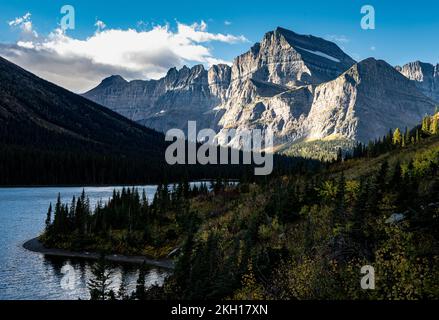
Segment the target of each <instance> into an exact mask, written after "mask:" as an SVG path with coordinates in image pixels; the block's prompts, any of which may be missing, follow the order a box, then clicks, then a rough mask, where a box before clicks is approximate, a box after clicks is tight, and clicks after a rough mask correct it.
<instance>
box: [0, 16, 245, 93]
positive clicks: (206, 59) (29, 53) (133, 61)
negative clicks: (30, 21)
mask: <svg viewBox="0 0 439 320" xmlns="http://www.w3.org/2000/svg"><path fill="white" fill-rule="evenodd" d="M28 18H29V17H28ZM19 19H24V17H22V18H19ZM24 20H25V19H24ZM24 20H23V21H24ZM23 21H18V22H17V23H18V24H22V23H23ZM14 23H15V22H14ZM96 27H97V28H98V30H97V31H96V32H95V33H94V34H93V35H92V36H90V37H88V38H86V39H76V38H73V37H71V36H69V35H67V34H66V33H65V32H64V31H62V30H61V29H55V30H54V31H53V32H51V33H50V34H49V35H48V36H47V37H40V38H39V39H37V38H34V39H32V40H26V41H24V40H21V41H19V42H17V43H16V44H14V45H6V44H0V55H2V56H4V57H6V58H7V59H10V60H11V61H13V62H14V63H17V64H19V65H20V66H22V67H24V68H26V69H28V70H30V71H31V72H34V73H36V74H37V75H39V76H41V77H43V78H45V79H47V80H49V81H52V82H55V83H57V84H59V85H61V86H64V87H66V88H68V89H71V90H73V91H76V92H84V91H86V90H88V89H90V88H92V87H93V86H95V85H97V84H98V83H99V82H100V81H101V80H102V78H104V77H107V76H109V75H112V74H120V75H121V76H123V77H124V78H126V79H128V80H131V79H148V78H153V79H154V78H159V77H161V76H164V75H165V74H166V72H167V71H168V70H169V68H171V67H181V66H183V65H184V64H189V65H190V64H199V63H201V64H204V65H206V66H207V67H208V66H210V65H212V64H217V63H227V61H223V60H221V59H219V58H217V57H215V56H214V55H213V53H212V51H211V48H210V46H208V45H207V44H208V43H210V42H212V41H218V42H224V43H230V44H232V43H238V42H245V41H248V40H247V39H246V38H245V37H244V36H235V35H231V34H221V33H210V32H208V31H207V27H208V26H207V24H206V23H205V22H204V21H201V22H200V23H194V24H192V25H186V24H183V23H177V30H176V31H175V30H172V29H171V28H170V26H169V25H164V26H154V27H152V28H150V29H149V30H136V29H126V30H121V29H104V27H105V24H104V23H103V22H102V21H97V22H96Z"/></svg>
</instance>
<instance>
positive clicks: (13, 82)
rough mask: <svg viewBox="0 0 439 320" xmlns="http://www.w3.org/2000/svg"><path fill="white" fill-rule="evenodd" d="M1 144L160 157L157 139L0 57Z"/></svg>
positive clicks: (160, 138)
mask: <svg viewBox="0 0 439 320" xmlns="http://www.w3.org/2000/svg"><path fill="white" fill-rule="evenodd" d="M0 142H2V143H5V144H14V145H30V146H32V147H40V148H44V149H50V150H64V149H66V150H73V149H76V148H80V149H81V150H93V151H96V152H112V153H114V152H119V153H126V152H135V153H137V154H140V153H142V152H144V154H145V155H146V154H149V155H150V156H153V155H154V154H155V155H157V156H159V155H160V154H161V153H163V152H164V146H165V143H164V137H163V135H162V134H160V133H158V132H155V131H153V130H150V129H147V128H145V127H143V126H141V125H138V124H136V123H134V122H132V121H130V120H128V119H126V118H124V117H122V116H121V115H119V114H117V113H115V112H113V111H111V110H109V109H107V108H105V107H102V106H100V105H98V104H96V103H94V102H92V101H90V100H87V99H85V98H83V97H81V96H78V95H76V94H74V93H72V92H69V91H67V90H65V89H63V88H60V87H58V86H56V85H54V84H52V83H49V82H47V81H45V80H43V79H40V78H38V77H37V76H35V75H33V74H31V73H29V72H27V71H25V70H24V69H22V68H20V67H18V66H16V65H14V64H12V63H10V62H9V61H7V60H5V59H3V58H1V57H0Z"/></svg>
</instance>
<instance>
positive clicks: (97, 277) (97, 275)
mask: <svg viewBox="0 0 439 320" xmlns="http://www.w3.org/2000/svg"><path fill="white" fill-rule="evenodd" d="M91 272H92V274H93V277H92V278H91V279H90V280H89V281H88V284H87V286H88V290H89V292H90V297H91V300H109V299H111V298H112V295H113V296H114V292H113V294H112V293H111V292H112V290H111V289H110V286H111V284H112V281H111V276H112V272H111V271H110V270H109V269H108V264H107V261H106V259H105V256H104V255H103V254H102V255H101V256H100V258H99V260H98V261H97V262H96V263H95V264H94V265H93V267H92V269H91Z"/></svg>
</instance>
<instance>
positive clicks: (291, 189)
mask: <svg viewBox="0 0 439 320" xmlns="http://www.w3.org/2000/svg"><path fill="white" fill-rule="evenodd" d="M438 121H439V114H436V115H435V116H432V117H426V118H424V120H423V122H422V125H420V126H419V127H417V128H414V129H412V130H400V129H396V130H394V131H392V132H389V134H388V135H387V136H386V137H383V138H382V139H378V140H377V141H374V142H371V143H370V144H368V145H362V144H357V145H356V147H354V148H353V151H352V153H350V154H346V155H340V156H339V157H337V159H336V160H334V161H332V162H326V163H324V165H322V166H319V167H316V168H314V169H313V170H297V171H294V170H293V171H290V172H288V173H285V172H276V173H274V174H273V175H272V176H270V177H269V178H266V179H261V180H259V181H240V183H239V184H237V185H232V184H228V183H226V182H225V181H224V180H222V179H217V180H216V181H214V182H213V183H212V187H211V188H209V187H208V186H207V184H202V185H201V186H200V187H195V188H190V187H189V184H188V182H187V181H183V182H181V183H179V184H177V185H175V186H174V187H170V188H167V187H166V184H162V185H160V186H159V188H158V192H157V193H156V195H155V197H154V199H150V200H151V201H148V199H146V197H145V196H144V195H142V192H141V191H139V190H137V189H135V188H134V189H132V188H131V189H130V188H128V189H124V190H122V191H121V192H119V193H118V192H115V193H114V195H113V198H112V200H110V201H109V203H107V204H99V205H98V206H97V207H96V208H94V209H93V210H92V208H90V207H89V204H88V201H87V196H86V195H85V194H84V193H83V194H82V196H81V197H80V198H79V199H73V201H72V203H71V204H62V203H61V202H60V201H58V202H57V203H56V204H55V206H54V208H52V206H50V207H49V209H48V214H47V220H46V230H45V232H44V234H43V235H42V236H41V238H40V240H41V241H42V242H43V243H44V244H45V245H46V246H50V247H62V248H69V249H84V248H87V249H94V250H98V251H101V252H103V253H104V252H119V253H125V254H132V253H142V254H145V255H148V256H153V257H157V258H160V257H165V256H167V255H168V254H169V253H170V252H171V251H174V250H175V249H177V250H176V251H177V254H176V256H175V269H174V272H173V273H172V274H171V275H170V276H169V277H168V278H167V279H166V280H165V283H164V285H163V286H152V287H149V288H147V287H145V281H144V277H145V275H144V272H142V269H141V271H140V272H139V279H138V281H137V288H136V290H135V292H133V293H126V292H125V288H121V289H120V292H113V291H112V290H110V289H109V286H108V282H109V281H110V280H109V277H107V276H106V275H107V273H106V272H107V271H106V270H107V269H106V264H105V260H104V259H101V260H100V261H99V262H98V263H97V264H96V265H95V268H94V270H93V275H94V278H93V279H92V280H91V281H90V284H89V288H90V293H91V298H93V299H138V300H143V299H200V300H203V299H236V300H259V299H293V300H309V299H328V300H346V299H347V300H354V299H362V300H363V299H371V300H384V299H385V300H400V299H408V300H411V299H413V300H416V299H438V298H439V175H438V169H439V135H438V129H437V128H438ZM365 265H370V266H373V267H374V269H375V276H376V280H375V281H376V284H375V289H374V290H364V289H362V288H361V286H360V279H361V273H360V270H361V268H362V267H363V266H365Z"/></svg>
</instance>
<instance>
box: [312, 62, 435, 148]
mask: <svg viewBox="0 0 439 320" xmlns="http://www.w3.org/2000/svg"><path fill="white" fill-rule="evenodd" d="M433 111H434V102H433V101H432V100H431V99H429V98H428V97H426V96H425V95H423V94H422V93H421V92H420V91H419V90H418V89H417V88H416V86H415V84H414V83H413V82H411V81H410V80H408V79H407V78H405V77H404V76H402V75H401V74H399V73H398V72H397V71H395V70H394V68H393V67H392V66H390V65H389V64H388V63H386V62H385V61H382V60H375V59H373V58H369V59H366V60H363V61H361V62H359V63H358V64H356V65H354V66H353V67H352V68H350V69H349V70H348V71H346V72H345V73H344V74H342V75H341V76H340V77H338V78H337V79H335V80H333V81H330V82H328V83H324V84H321V85H319V86H317V87H316V89H315V91H314V101H313V104H312V107H311V111H310V113H309V116H308V119H307V128H308V133H307V138H309V139H322V138H326V137H328V136H340V137H344V138H348V139H352V140H358V141H362V142H365V143H367V142H368V141H370V140H373V139H375V138H377V137H382V136H384V135H385V134H386V133H388V131H389V129H390V128H397V127H398V128H401V129H403V128H405V127H408V128H411V127H413V126H414V125H416V124H418V123H419V122H420V121H421V119H422V117H423V116H424V115H426V114H429V113H431V112H433Z"/></svg>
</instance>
